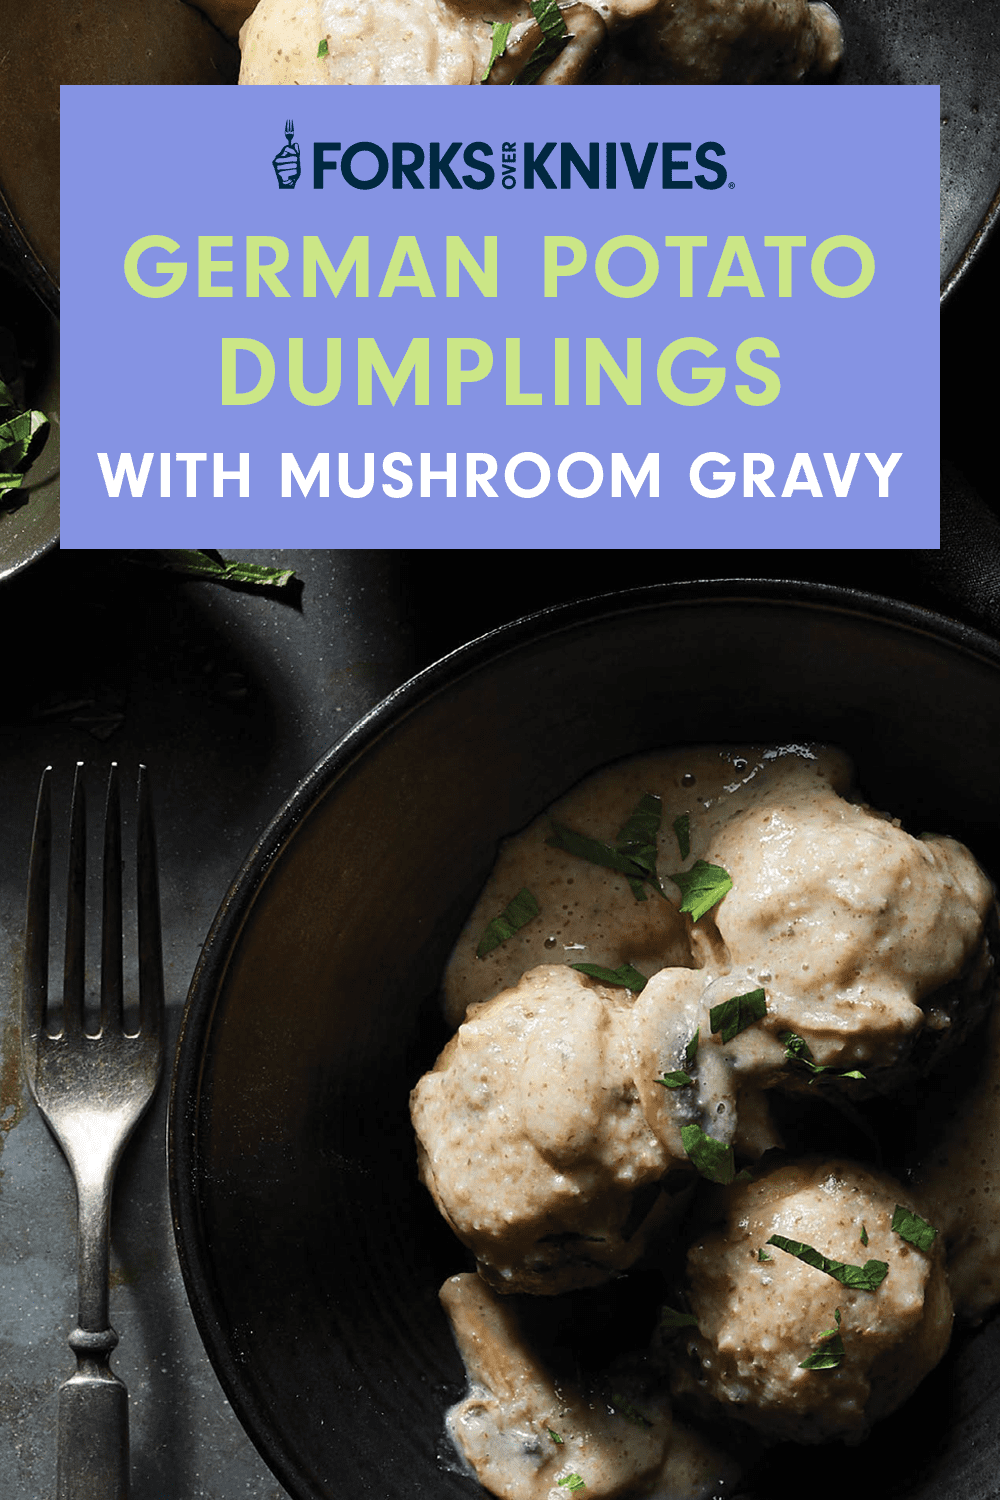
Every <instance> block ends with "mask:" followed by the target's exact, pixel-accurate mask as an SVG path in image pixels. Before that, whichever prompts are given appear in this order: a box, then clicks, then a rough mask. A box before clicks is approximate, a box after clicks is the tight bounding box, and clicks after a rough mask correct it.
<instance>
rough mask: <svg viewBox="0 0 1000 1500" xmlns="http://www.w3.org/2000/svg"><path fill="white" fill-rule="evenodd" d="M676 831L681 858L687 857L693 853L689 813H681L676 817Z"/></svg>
mask: <svg viewBox="0 0 1000 1500" xmlns="http://www.w3.org/2000/svg"><path fill="white" fill-rule="evenodd" d="M674 833H675V834H676V835H677V847H678V849H679V850H680V855H681V859H687V857H688V855H689V854H690V853H691V819H690V818H689V817H688V815H687V813H681V814H680V816H679V817H677V818H675V819H674Z"/></svg>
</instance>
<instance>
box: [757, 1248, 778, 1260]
mask: <svg viewBox="0 0 1000 1500" xmlns="http://www.w3.org/2000/svg"><path fill="white" fill-rule="evenodd" d="M757 1259H758V1260H773V1259H774V1256H773V1255H768V1253H767V1251H766V1250H763V1249H761V1250H758V1251H757Z"/></svg>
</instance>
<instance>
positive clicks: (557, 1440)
mask: <svg viewBox="0 0 1000 1500" xmlns="http://www.w3.org/2000/svg"><path fill="white" fill-rule="evenodd" d="M549 1437H550V1438H551V1439H552V1441H553V1442H554V1443H561V1442H562V1438H561V1437H560V1436H559V1434H558V1432H553V1430H552V1428H551V1427H550V1428H549Z"/></svg>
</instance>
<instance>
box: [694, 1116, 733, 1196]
mask: <svg viewBox="0 0 1000 1500" xmlns="http://www.w3.org/2000/svg"><path fill="white" fill-rule="evenodd" d="M681 1142H682V1144H683V1146H684V1150H685V1151H686V1152H687V1154H688V1157H689V1158H690V1160H691V1162H692V1164H693V1165H694V1166H695V1167H696V1168H697V1169H698V1171H699V1172H700V1173H701V1175H702V1177H707V1178H708V1180H709V1182H718V1183H721V1184H722V1186H723V1187H727V1186H728V1185H729V1183H731V1182H732V1181H733V1179H734V1178H735V1176H736V1161H735V1158H734V1156H733V1148H732V1146H724V1145H723V1143H722V1142H721V1141H717V1140H716V1139H715V1137H714V1136H711V1135H706V1134H705V1132H704V1131H703V1130H702V1128H701V1126H700V1125H682V1126H681Z"/></svg>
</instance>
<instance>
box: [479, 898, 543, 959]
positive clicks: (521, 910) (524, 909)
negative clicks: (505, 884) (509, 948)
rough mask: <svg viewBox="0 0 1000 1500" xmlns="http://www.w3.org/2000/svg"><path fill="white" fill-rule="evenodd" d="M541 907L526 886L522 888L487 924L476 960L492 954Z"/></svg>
mask: <svg viewBox="0 0 1000 1500" xmlns="http://www.w3.org/2000/svg"><path fill="white" fill-rule="evenodd" d="M540 911H541V907H540V906H539V904H538V902H537V901H536V900H535V898H534V896H533V895H532V894H531V892H530V891H529V890H528V887H527V886H522V887H521V889H520V890H519V891H518V893H517V895H516V896H514V897H512V898H511V900H510V901H508V902H507V905H506V906H505V907H504V909H503V911H502V912H501V913H500V915H499V916H498V917H494V918H493V920H492V921H491V922H487V924H486V930H485V932H484V933H483V935H482V937H481V938H480V939H479V946H478V947H477V949H476V957H477V958H485V957H486V955H487V953H492V952H493V949H494V948H499V946H500V944H501V943H505V942H506V941H507V939H508V938H511V937H513V936H514V934H515V932H519V931H520V930H521V928H522V927H524V926H525V925H526V924H527V923H528V922H530V921H531V920H532V918H533V917H537V916H538V913H539V912H540Z"/></svg>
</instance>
